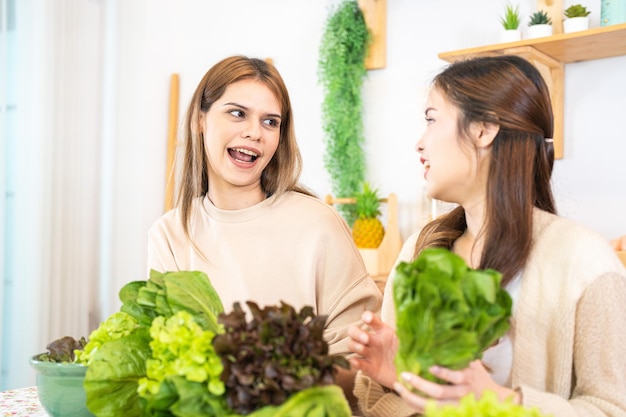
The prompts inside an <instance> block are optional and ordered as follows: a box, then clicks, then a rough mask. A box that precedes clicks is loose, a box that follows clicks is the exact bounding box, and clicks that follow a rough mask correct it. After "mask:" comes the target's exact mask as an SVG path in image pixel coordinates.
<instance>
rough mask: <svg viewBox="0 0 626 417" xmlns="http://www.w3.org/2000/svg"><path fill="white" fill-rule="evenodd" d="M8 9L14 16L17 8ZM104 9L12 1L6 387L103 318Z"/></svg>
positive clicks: (83, 3) (83, 1) (22, 381)
mask: <svg viewBox="0 0 626 417" xmlns="http://www.w3.org/2000/svg"><path fill="white" fill-rule="evenodd" d="M0 1H2V2H3V3H2V5H3V7H5V9H6V4H7V2H8V1H11V0H0ZM105 2H106V0H100V1H94V0H18V1H15V2H14V5H15V7H16V9H15V17H16V25H15V26H16V30H15V47H16V48H17V50H18V51H19V54H14V55H13V57H14V58H15V59H16V61H15V62H14V63H12V65H13V66H14V67H15V73H14V74H12V77H13V80H11V81H10V83H11V85H12V86H13V87H14V90H15V116H14V127H13V129H11V130H10V131H9V129H5V128H4V127H3V129H2V132H3V134H5V133H7V132H8V134H7V135H6V136H9V134H10V135H11V136H12V137H11V138H8V137H6V138H4V141H3V142H6V143H12V144H13V146H12V148H11V149H10V150H9V151H7V152H4V154H0V156H3V157H4V160H3V161H2V162H5V161H6V160H9V159H10V160H11V162H12V165H11V167H12V172H9V173H8V174H6V177H10V178H12V180H13V182H14V183H13V184H12V185H11V186H12V188H13V189H12V200H11V201H9V200H7V198H6V195H7V194H6V193H3V196H5V198H3V199H2V201H0V206H2V208H0V215H2V219H3V222H2V223H3V225H4V236H2V235H0V238H2V244H3V247H4V249H5V250H4V259H2V258H0V266H1V267H2V272H3V275H2V279H3V283H2V284H3V285H2V286H3V288H4V290H3V291H2V292H0V296H1V297H2V300H3V304H4V306H3V308H2V311H3V314H2V322H1V329H0V330H1V332H0V334H1V335H2V336H1V339H0V342H1V343H2V350H1V351H0V352H1V354H2V356H1V363H0V365H1V367H2V380H1V386H0V389H11V388H17V387H20V386H28V385H33V384H34V373H33V372H32V370H30V367H29V365H28V357H29V356H31V355H32V354H35V353H38V352H41V351H44V350H45V347H46V344H47V343H48V342H49V341H51V340H53V339H55V338H58V337H62V336H65V335H70V336H73V337H80V336H88V333H89V332H90V331H91V330H92V329H93V328H94V327H95V326H96V325H97V323H98V322H99V321H100V320H101V317H100V314H99V311H101V305H100V302H99V297H98V289H99V285H102V284H99V283H101V282H102V280H101V279H100V263H101V261H100V260H101V251H102V245H103V243H102V241H101V239H100V236H101V232H100V225H101V224H102V221H103V220H102V212H101V209H100V207H101V206H102V196H103V194H102V191H101V190H102V184H103V181H102V177H101V172H102V169H103V165H102V164H103V159H102V155H103V152H102V150H103V149H104V148H103V145H102V140H103V137H104V135H103V133H102V132H103V129H104V127H103V122H102V120H103V103H104V101H103V88H102V85H103V82H104V80H105V77H104V75H103V71H104V70H103V68H105V65H104V63H103V60H104V56H105V55H104V39H105V36H104V32H105V31H104V20H105V8H106V7H105V5H104V3H105ZM5 44H6V42H5ZM1 65H2V68H1V69H0V72H2V73H3V74H5V73H6V68H7V62H6V61H4V60H3V61H2V64H1ZM3 77H4V76H3ZM2 81H3V84H5V83H4V81H5V80H4V79H3V80H2ZM8 83H9V81H7V83H6V84H8ZM5 96H6V95H5V94H2V95H0V99H6V97H5ZM5 101H6V100H5ZM4 104H6V103H4ZM0 117H2V118H3V121H4V122H6V120H5V119H6V117H5V115H4V113H3V115H1V116H0ZM105 131H106V130H105ZM109 134H110V133H109ZM3 147H4V143H3ZM9 152H10V154H9ZM104 163H106V164H109V163H111V162H110V161H107V160H105V161H104ZM6 166H8V165H3V168H4V167H6ZM3 178H4V177H0V180H2V179H3ZM6 183H7V182H6V181H0V184H4V185H6ZM0 187H3V186H2V185H0ZM3 188H6V187H3ZM0 191H4V190H2V189H0ZM7 203H8V204H9V205H7ZM7 207H9V208H11V210H10V211H11V213H9V212H8V211H7V209H6V208H7ZM9 214H11V216H9ZM9 228H10V230H7V229H9ZM1 231H2V229H0V232H1ZM2 261H3V262H2Z"/></svg>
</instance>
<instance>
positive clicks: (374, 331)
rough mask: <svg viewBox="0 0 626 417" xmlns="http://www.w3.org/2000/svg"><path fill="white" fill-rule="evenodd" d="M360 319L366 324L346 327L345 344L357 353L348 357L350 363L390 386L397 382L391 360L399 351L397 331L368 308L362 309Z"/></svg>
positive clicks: (380, 382)
mask: <svg viewBox="0 0 626 417" xmlns="http://www.w3.org/2000/svg"><path fill="white" fill-rule="evenodd" d="M361 319H362V320H363V324H364V325H365V326H363V327H357V326H352V327H351V328H350V329H349V330H348V335H349V336H350V341H349V342H348V347H349V348H350V350H351V351H352V352H355V353H356V354H357V355H358V356H357V357H354V358H352V359H350V365H352V368H353V369H355V370H360V371H362V372H363V373H364V374H365V375H366V376H368V377H370V378H372V379H373V380H374V381H376V382H378V383H379V384H380V385H382V386H385V387H388V388H391V387H393V384H394V383H395V382H396V381H397V376H396V366H395V363H394V358H395V356H396V352H397V351H398V338H397V337H396V332H395V330H394V329H393V328H391V327H390V326H388V325H387V324H385V323H383V322H382V321H381V320H380V318H379V317H378V316H376V315H375V314H373V313H372V312H371V311H365V312H364V313H363V315H362V316H361Z"/></svg>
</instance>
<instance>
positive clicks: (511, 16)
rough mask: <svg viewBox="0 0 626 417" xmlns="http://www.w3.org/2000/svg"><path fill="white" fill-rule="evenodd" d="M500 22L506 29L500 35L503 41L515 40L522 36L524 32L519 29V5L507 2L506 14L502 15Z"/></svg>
mask: <svg viewBox="0 0 626 417" xmlns="http://www.w3.org/2000/svg"><path fill="white" fill-rule="evenodd" d="M500 23H501V24H502V28H503V29H504V31H503V32H502V34H501V37H500V41H501V42H515V41H519V40H520V39H521V38H522V32H521V31H520V30H519V25H520V23H521V17H520V13H519V6H518V5H516V6H515V7H514V6H513V5H512V4H511V3H507V4H506V6H505V8H504V15H502V16H500Z"/></svg>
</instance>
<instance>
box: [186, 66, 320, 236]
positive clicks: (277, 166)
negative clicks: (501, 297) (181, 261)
mask: <svg viewBox="0 0 626 417" xmlns="http://www.w3.org/2000/svg"><path fill="white" fill-rule="evenodd" d="M247 79H254V80H258V81H260V82H262V83H264V84H265V85H267V87H268V88H269V89H270V90H271V91H272V92H273V93H274V95H275V96H276V98H277V99H278V102H279V104H280V108H281V124H280V139H279V143H278V148H277V149H276V153H275V154H274V157H273V158H272V160H271V161H270V163H269V164H268V165H267V167H265V170H263V173H262V174H261V187H262V189H263V191H264V192H265V194H266V195H267V196H271V195H280V194H283V193H285V192H287V191H298V192H302V193H305V194H308V195H313V194H312V193H311V192H310V191H309V190H307V189H306V188H305V187H303V186H301V185H300V184H299V182H298V180H299V177H300V173H301V172H302V156H301V155H300V149H299V148H298V144H297V142H296V136H295V130H294V126H293V114H292V108H291V101H290V99H289V93H288V92H287V88H286V86H285V83H284V82H283V79H282V77H281V76H280V74H279V73H278V71H277V70H276V68H275V67H274V66H273V65H272V64H270V63H268V62H266V61H264V60H262V59H258V58H249V57H246V56H231V57H228V58H225V59H223V60H221V61H220V62H218V63H217V64H215V65H214V66H213V67H211V68H210V69H209V70H208V71H207V73H206V74H205V75H204V77H202V80H201V81H200V83H199V84H198V86H197V88H196V91H195V92H194V94H193V96H192V97H191V101H190V103H189V106H188V108H187V113H186V117H185V126H184V148H183V149H184V150H183V157H182V160H180V163H181V164H182V167H181V169H180V181H179V185H178V194H177V198H176V205H177V207H178V208H179V209H180V215H181V217H180V218H181V222H182V225H183V230H184V231H185V234H186V235H187V236H188V237H189V222H190V218H191V210H192V207H193V201H194V200H195V199H197V198H199V197H204V196H205V195H206V194H207V192H208V191H209V178H208V164H209V162H208V158H207V155H206V152H205V143H204V135H203V133H202V129H201V128H200V123H201V122H200V121H201V119H202V116H203V115H204V114H206V113H207V112H208V111H209V109H210V108H211V105H213V103H214V102H215V101H216V100H218V99H219V98H220V97H221V96H222V94H224V91H226V88H227V87H228V86H229V85H231V84H233V83H235V82H238V81H241V80H247Z"/></svg>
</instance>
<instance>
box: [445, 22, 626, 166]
mask: <svg viewBox="0 0 626 417" xmlns="http://www.w3.org/2000/svg"><path fill="white" fill-rule="evenodd" d="M493 55H519V56H522V57H524V58H526V59H528V60H529V61H531V62H532V63H533V64H534V65H535V66H536V67H537V68H538V69H539V71H540V72H541V75H542V76H543V77H544V79H545V80H546V83H547V84H548V88H549V89H550V97H551V99H552V106H553V112H554V153H555V156H556V158H562V157H563V105H564V103H563V90H564V84H563V83H564V76H565V64H570V63H574V62H582V61H591V60H596V59H602V58H610V57H615V56H622V55H626V23H622V24H619V25H611V26H603V27H598V28H593V29H589V30H585V31H581V32H574V33H559V34H556V35H553V36H548V37H545V38H536V39H524V40H521V41H517V42H507V43H499V44H493V45H486V46H480V47H476V48H468V49H461V50H457V51H451V52H442V53H440V54H439V58H441V59H443V60H444V61H448V62H455V61H459V60H463V59H467V58H471V57H476V56H493Z"/></svg>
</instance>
